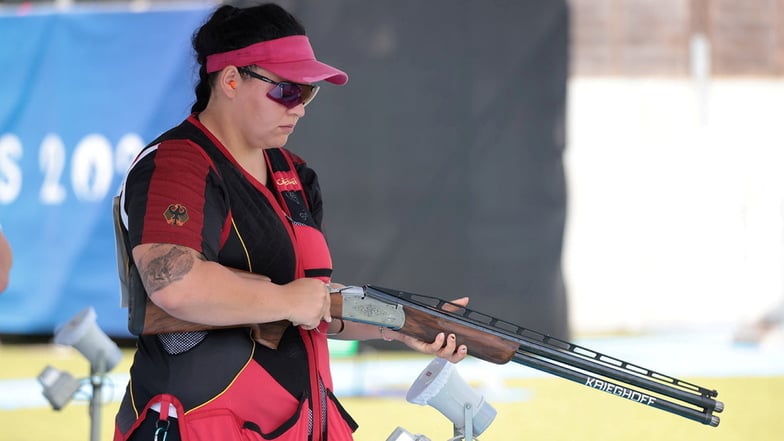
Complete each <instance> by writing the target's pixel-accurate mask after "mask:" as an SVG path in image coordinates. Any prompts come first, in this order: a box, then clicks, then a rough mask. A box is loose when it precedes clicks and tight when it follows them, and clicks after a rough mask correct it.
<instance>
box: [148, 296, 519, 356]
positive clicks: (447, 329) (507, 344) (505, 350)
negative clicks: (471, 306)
mask: <svg viewBox="0 0 784 441" xmlns="http://www.w3.org/2000/svg"><path fill="white" fill-rule="evenodd" d="M330 302H331V306H330V313H331V314H332V317H333V318H339V319H344V317H343V295H342V294H340V293H333V294H331V296H330ZM403 311H404V315H405V323H404V324H403V326H402V327H401V328H400V329H396V330H397V331H398V332H400V333H401V334H403V335H407V336H410V337H414V338H417V339H419V340H422V341H427V342H430V341H433V340H435V338H436V335H438V333H440V332H444V333H446V334H447V335H448V334H450V333H452V334H455V336H456V338H457V344H458V345H461V344H464V345H466V346H467V347H468V350H469V353H470V354H471V355H472V356H474V357H477V358H480V359H482V360H485V361H489V362H491V363H496V364H505V363H507V362H509V361H510V360H511V359H512V357H513V356H514V355H515V352H516V351H517V349H518V348H519V346H520V345H519V344H518V343H516V342H514V341H510V340H505V339H503V338H501V337H499V336H496V335H492V334H488V333H487V332H484V331H482V330H479V329H475V328H471V327H468V326H465V325H462V324H460V323H456V322H454V321H450V320H445V319H443V318H441V317H438V316H435V315H432V314H428V313H427V312H423V311H419V310H417V309H414V308H410V307H407V306H403ZM347 320H351V319H347ZM289 325H291V322H289V321H288V320H281V321H277V322H270V323H257V324H247V325H242V326H210V325H204V324H199V323H192V322H188V321H185V320H180V319H178V318H175V317H172V316H171V315H169V314H168V313H167V312H166V311H164V310H163V309H161V308H160V307H159V306H158V305H156V304H155V303H153V302H152V301H150V299H149V298H147V301H146V304H145V305H144V325H143V327H142V328H141V334H143V335H151V334H162V333H171V332H196V331H207V330H214V329H226V328H236V327H248V328H250V329H251V331H252V333H253V338H254V339H255V340H256V341H258V342H259V343H261V344H263V345H264V346H266V347H268V348H270V349H277V347H278V344H279V343H280V339H281V338H282V337H283V333H284V332H285V331H286V328H288V327H289Z"/></svg>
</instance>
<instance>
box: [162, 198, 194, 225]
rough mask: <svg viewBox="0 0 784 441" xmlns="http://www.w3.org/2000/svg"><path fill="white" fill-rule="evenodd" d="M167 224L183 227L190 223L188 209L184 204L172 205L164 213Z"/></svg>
mask: <svg viewBox="0 0 784 441" xmlns="http://www.w3.org/2000/svg"><path fill="white" fill-rule="evenodd" d="M163 217H164V218H166V223H168V224H169V225H174V226H177V227H181V226H183V225H184V224H185V222H188V209H187V208H185V205H182V204H170V205H169V206H168V207H167V208H166V211H164V212H163Z"/></svg>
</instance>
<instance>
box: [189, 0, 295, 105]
mask: <svg viewBox="0 0 784 441" xmlns="http://www.w3.org/2000/svg"><path fill="white" fill-rule="evenodd" d="M292 35H305V28H304V27H303V26H302V24H301V23H300V22H299V21H298V20H297V19H296V18H295V17H294V16H293V15H291V14H289V13H288V12H287V11H286V10H285V9H283V8H281V7H280V6H278V5H276V4H272V3H266V4H262V5H257V6H251V7H247V8H238V7H235V6H231V5H223V6H220V7H218V8H217V9H216V10H215V11H214V12H213V13H212V15H211V16H210V17H209V18H208V19H207V21H206V22H205V23H204V24H203V25H202V26H201V27H200V28H199V29H197V30H196V32H194V34H193V38H192V39H191V43H192V45H193V50H194V51H195V52H196V61H197V62H198V63H199V82H198V84H196V90H195V92H196V102H195V103H193V106H192V107H191V112H201V111H202V110H204V109H205V108H206V107H207V103H208V102H209V100H210V92H211V91H212V78H214V74H207V68H206V65H207V56H208V55H212V54H217V53H221V52H227V51H232V50H235V49H240V48H243V47H246V46H250V45H252V44H254V43H258V42H260V41H267V40H274V39H277V38H283V37H290V36H292Z"/></svg>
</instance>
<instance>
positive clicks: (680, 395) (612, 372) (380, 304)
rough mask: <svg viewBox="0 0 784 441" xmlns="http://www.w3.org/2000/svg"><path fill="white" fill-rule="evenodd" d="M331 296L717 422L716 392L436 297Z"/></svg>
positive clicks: (388, 293) (391, 323) (148, 315)
mask: <svg viewBox="0 0 784 441" xmlns="http://www.w3.org/2000/svg"><path fill="white" fill-rule="evenodd" d="M145 297H146V296H145ZM330 300H331V307H330V313H331V314H332V317H334V318H340V319H342V320H347V321H353V322H359V323H366V324H370V325H374V326H380V327H386V328H389V329H393V330H395V331H398V332H400V333H401V334H403V335H408V336H411V337H415V338H418V339H420V340H423V341H433V340H434V339H435V337H436V335H437V334H438V333H440V332H446V333H453V334H455V336H456V338H457V344H458V345H460V344H465V345H466V346H468V349H469V353H470V354H471V355H472V356H474V357H476V358H479V359H481V360H485V361H488V362H491V363H495V364H506V363H508V362H510V361H512V362H515V363H518V364H522V365H524V366H528V367H531V368H534V369H537V370H540V371H543V372H547V373H549V374H552V375H555V376H558V377H561V378H564V379H567V380H570V381H574V382H577V383H581V384H583V385H585V386H587V387H590V388H592V389H597V390H600V391H603V392H607V393H610V394H612V395H615V396H617V397H620V398H625V399H628V400H631V401H635V402H637V403H640V404H644V405H647V406H650V407H654V408H657V409H660V410H664V411H666V412H670V413H672V414H675V415H678V416H682V417H684V418H687V419H690V420H693V421H697V422H699V423H702V424H705V425H708V426H712V427H716V426H718V425H719V417H718V416H717V415H714V413H721V412H722V411H723V410H724V404H723V403H722V402H721V401H717V400H716V399H715V398H716V397H717V396H718V392H717V391H716V390H711V389H707V388H704V387H701V386H697V385H695V384H692V383H689V382H686V381H683V380H679V379H677V378H674V377H671V376H669V375H664V374H661V373H659V372H656V371H653V370H650V369H647V368H644V367H641V366H638V365H635V364H632V363H629V362H626V361H623V360H619V359H617V358H614V357H611V356H608V355H605V354H602V353H599V352H596V351H593V350H591V349H588V348H585V347H582V346H579V345H576V344H574V343H570V342H568V341H565V340H560V339H557V338H554V337H550V336H547V335H545V334H542V333H540V332H536V331H533V330H530V329H526V328H523V327H522V326H519V325H515V324H513V323H509V322H506V321H504V320H501V319H497V318H494V317H491V316H488V315H486V314H483V313H481V312H478V311H473V310H471V309H468V308H466V307H464V306H460V305H456V304H454V303H451V302H448V301H445V300H441V299H438V298H436V297H430V296H425V295H421V294H414V293H409V292H404V291H399V290H394V289H389V288H382V287H378V286H372V285H365V286H347V287H343V288H340V289H337V290H336V291H334V292H333V294H332V295H331V298H330ZM130 309H131V308H129V310H130ZM144 309H145V311H144V313H143V314H140V313H139V311H136V314H131V315H134V320H135V325H136V330H137V331H140V333H141V334H157V333H162V332H188V331H201V330H207V329H219V327H207V326H205V325H200V324H196V323H188V322H183V321H181V320H179V319H176V318H174V317H171V316H169V315H168V314H167V313H166V312H164V311H163V310H161V309H160V308H158V307H157V306H156V305H155V304H154V303H152V302H150V301H149V299H148V300H147V302H146V304H145V308H144ZM129 320H130V319H129ZM129 323H130V322H129ZM289 325H290V323H289V322H288V321H281V322H274V323H264V324H257V325H247V326H250V327H251V328H252V329H253V332H254V336H255V337H257V338H256V339H257V340H258V341H260V343H262V344H265V345H266V346H269V347H271V348H275V347H277V343H278V341H279V340H280V337H281V335H282V334H283V331H284V330H285V328H286V327H287V326H289Z"/></svg>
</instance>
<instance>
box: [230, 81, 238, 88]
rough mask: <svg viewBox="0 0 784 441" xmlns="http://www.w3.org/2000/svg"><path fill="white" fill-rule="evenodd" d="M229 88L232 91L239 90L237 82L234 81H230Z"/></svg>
mask: <svg viewBox="0 0 784 441" xmlns="http://www.w3.org/2000/svg"><path fill="white" fill-rule="evenodd" d="M229 87H231V88H232V89H236V88H237V82H236V81H234V80H229Z"/></svg>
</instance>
